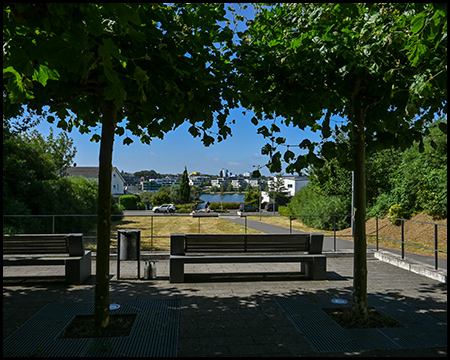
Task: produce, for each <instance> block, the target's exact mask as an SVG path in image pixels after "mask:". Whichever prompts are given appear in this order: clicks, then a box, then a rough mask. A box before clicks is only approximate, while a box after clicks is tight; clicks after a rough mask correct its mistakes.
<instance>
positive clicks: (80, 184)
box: [3, 123, 120, 234]
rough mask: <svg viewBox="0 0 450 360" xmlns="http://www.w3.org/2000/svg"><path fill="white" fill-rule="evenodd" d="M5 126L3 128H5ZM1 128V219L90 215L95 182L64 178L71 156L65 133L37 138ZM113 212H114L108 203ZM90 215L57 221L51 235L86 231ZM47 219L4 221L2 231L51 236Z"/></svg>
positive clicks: (90, 225)
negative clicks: (24, 216) (2, 216)
mask: <svg viewBox="0 0 450 360" xmlns="http://www.w3.org/2000/svg"><path fill="white" fill-rule="evenodd" d="M5 125H6V126H5ZM8 125H9V124H8V123H6V124H5V123H4V127H3V215H53V214H55V215H66V214H70V215H76V214H78V215H95V214H96V213H97V197H98V183H97V181H95V180H92V179H86V178H83V177H80V176H79V177H64V176H63V175H64V171H65V170H66V169H67V167H68V166H70V164H71V163H72V160H73V158H74V156H75V154H76V149H75V148H74V147H73V140H72V139H71V138H69V137H68V136H67V134H66V133H65V132H61V133H60V134H58V135H57V136H56V137H55V136H54V135H53V134H52V133H50V135H49V136H48V137H46V138H45V137H43V136H42V135H41V134H39V133H38V132H37V131H28V132H24V133H20V134H19V133H18V132H15V131H13V130H12V129H11V128H10V127H9V126H8ZM111 209H112V212H113V214H120V211H119V209H118V207H117V205H116V204H115V203H114V201H112V202H111ZM96 222H97V220H96V217H58V220H57V221H56V222H55V232H56V233H66V232H88V231H92V229H93V228H94V227H95V224H96ZM52 226H53V224H52V219H51V218H49V217H26V218H23V217H4V218H3V233H4V234H5V233H52V231H53V229H52Z"/></svg>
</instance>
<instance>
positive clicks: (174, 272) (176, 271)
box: [170, 259, 184, 283]
mask: <svg viewBox="0 0 450 360" xmlns="http://www.w3.org/2000/svg"><path fill="white" fill-rule="evenodd" d="M170 282H171V283H182V282H184V261H183V260H182V259H170Z"/></svg>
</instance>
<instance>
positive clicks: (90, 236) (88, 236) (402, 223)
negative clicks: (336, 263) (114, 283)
mask: <svg viewBox="0 0 450 360" xmlns="http://www.w3.org/2000/svg"><path fill="white" fill-rule="evenodd" d="M257 215H259V217H260V219H261V216H263V217H271V216H273V215H271V214H264V215H261V214H257ZM165 216H169V215H162V214H161V215H156V214H149V213H146V214H127V215H111V218H112V220H114V218H115V217H122V218H127V217H150V218H151V220H150V234H149V235H148V236H141V239H150V241H149V242H150V249H151V251H154V250H155V248H156V246H155V241H154V240H156V239H169V238H170V234H168V235H166V236H157V235H155V234H154V227H155V226H154V218H155V217H157V218H164V217H165ZM176 216H186V217H189V218H191V217H192V216H191V214H177V215H176ZM226 216H227V215H221V217H222V218H226ZM247 216H254V215H253V214H249V215H242V216H241V217H243V218H244V231H245V233H247V229H248V225H247ZM280 216H286V217H289V232H290V233H292V230H293V227H292V222H293V220H294V219H296V218H302V217H303V218H304V217H332V218H333V240H334V251H336V250H337V237H338V236H339V238H342V237H353V236H352V235H343V234H339V235H337V231H338V230H337V228H336V224H337V218H340V217H350V215H280ZM62 217H97V215H57V214H53V215H3V218H50V219H51V233H53V234H54V233H55V229H56V223H57V218H62ZM206 218H210V217H198V228H197V231H198V233H201V230H202V227H201V222H202V221H203V220H202V219H206ZM378 219H389V220H398V221H400V230H401V239H400V240H397V239H392V238H389V237H386V236H382V235H380V234H379V222H378ZM405 222H416V223H422V224H429V225H433V226H434V248H430V247H426V246H422V245H417V244H413V243H410V242H407V241H405ZM439 226H442V227H447V225H445V224H437V223H429V222H423V221H416V220H407V219H398V218H391V217H387V216H376V234H375V237H376V249H377V251H378V250H379V239H380V238H382V239H385V240H389V241H393V242H396V243H400V244H401V245H400V246H401V258H402V259H403V260H404V259H405V245H408V246H413V247H417V248H421V249H424V250H426V251H432V252H434V263H435V269H436V270H437V269H438V254H439V253H442V254H447V252H446V251H442V250H439V248H438V227H439ZM367 236H371V235H367ZM372 236H373V235H372ZM85 238H86V239H89V240H94V243H96V241H95V240H96V238H97V236H96V235H95V233H86V235H85ZM111 239H117V233H116V232H112V233H111Z"/></svg>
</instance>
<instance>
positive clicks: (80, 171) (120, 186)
mask: <svg viewBox="0 0 450 360" xmlns="http://www.w3.org/2000/svg"><path fill="white" fill-rule="evenodd" d="M98 171H99V167H98V166H74V167H70V168H67V170H66V175H73V176H83V177H85V178H87V179H94V180H96V181H98ZM124 186H125V180H124V178H123V177H122V174H121V173H120V172H119V170H118V169H117V168H116V167H113V169H112V172H111V194H113V195H123V194H124V193H125V191H124Z"/></svg>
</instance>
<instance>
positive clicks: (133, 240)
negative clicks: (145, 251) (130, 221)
mask: <svg viewBox="0 0 450 360" xmlns="http://www.w3.org/2000/svg"><path fill="white" fill-rule="evenodd" d="M117 240H118V244H117V245H118V247H119V249H118V250H119V259H120V260H138V257H139V249H140V246H141V231H140V230H118V231H117Z"/></svg>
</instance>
